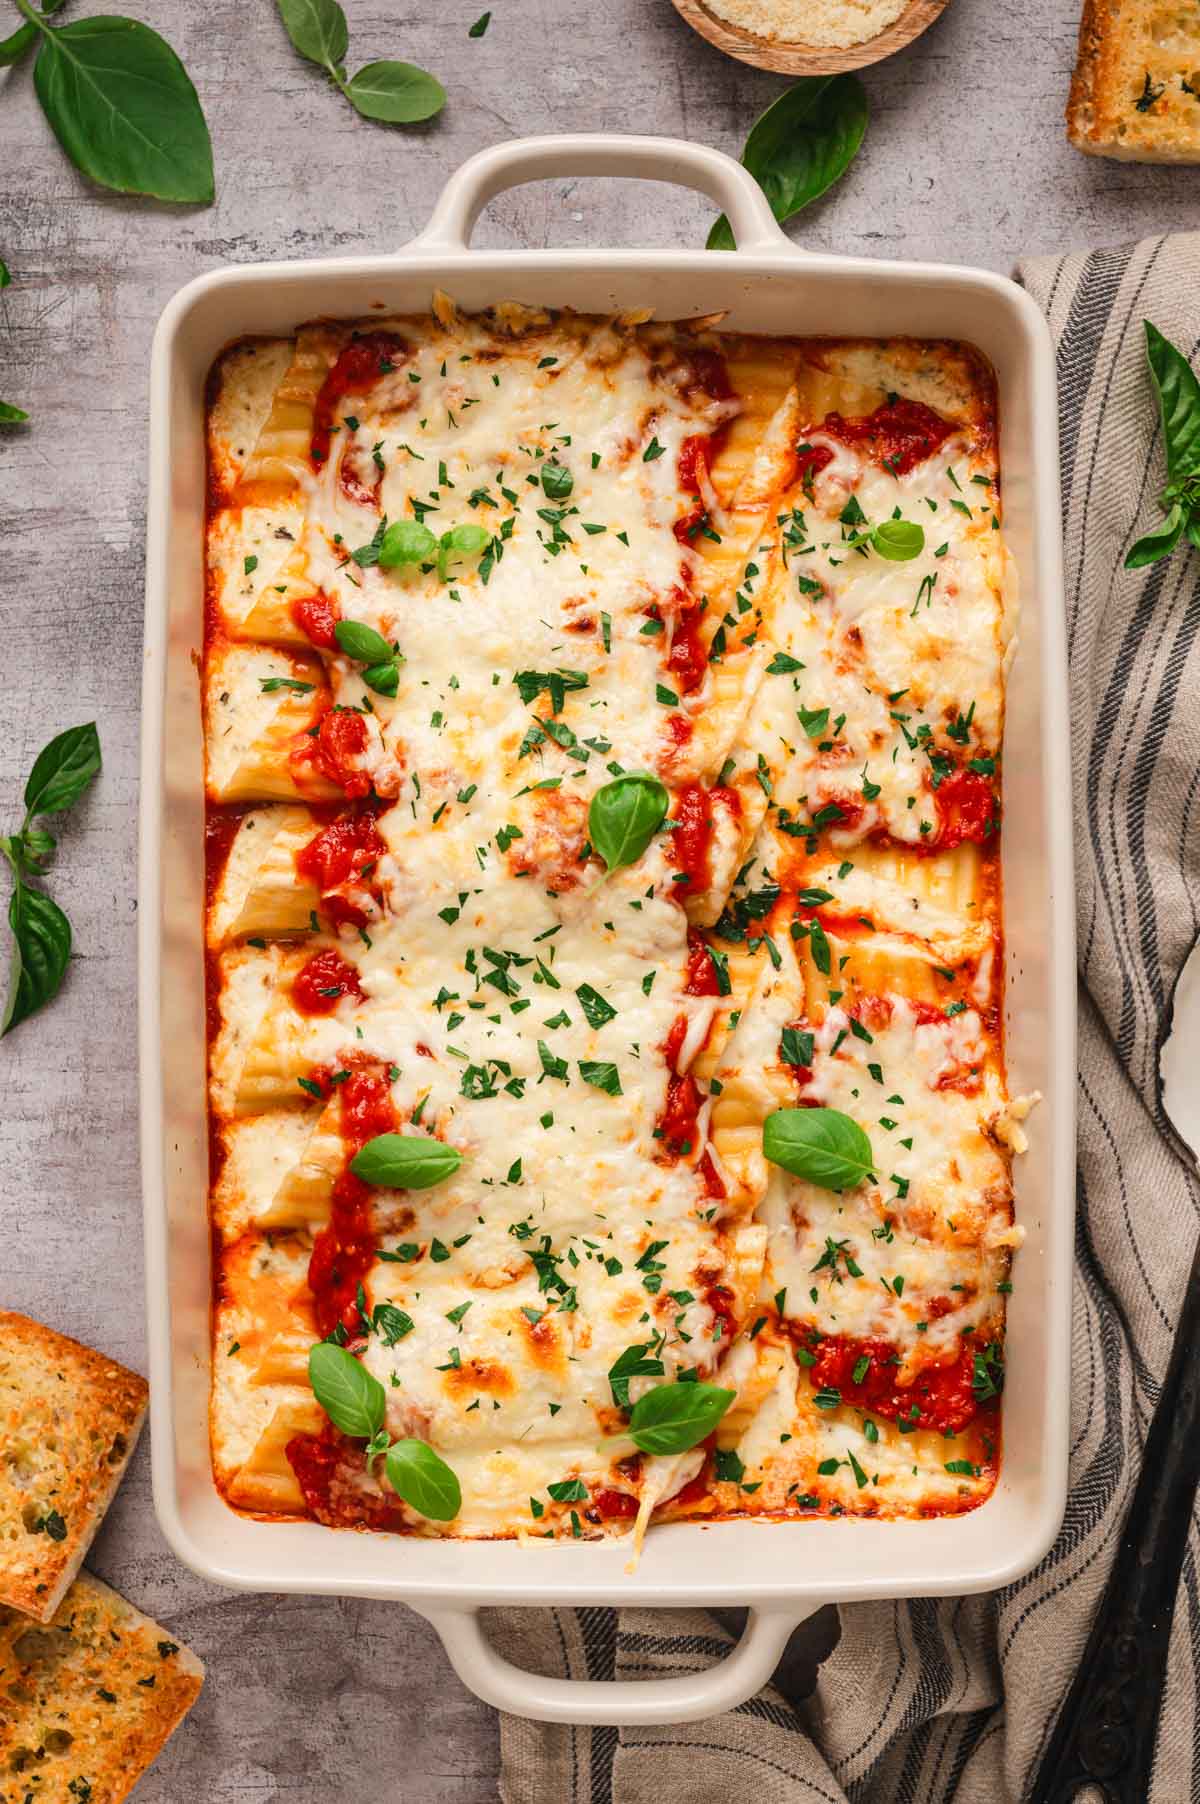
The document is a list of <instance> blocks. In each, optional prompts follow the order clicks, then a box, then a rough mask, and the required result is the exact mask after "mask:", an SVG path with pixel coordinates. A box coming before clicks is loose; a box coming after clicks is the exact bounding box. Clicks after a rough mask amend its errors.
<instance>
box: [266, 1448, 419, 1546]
mask: <svg viewBox="0 0 1200 1804" xmlns="http://www.w3.org/2000/svg"><path fill="white" fill-rule="evenodd" d="M284 1452H285V1453H286V1455H287V1460H288V1464H289V1465H290V1466H291V1468H292V1471H293V1472H294V1473H295V1474H296V1482H297V1483H298V1484H299V1486H300V1489H301V1491H302V1492H303V1494H304V1505H305V1508H306V1509H307V1511H308V1513H309V1515H310V1516H314V1517H315V1518H316V1520H317V1521H318V1522H321V1523H324V1525H325V1527H326V1528H374V1529H390V1530H392V1531H396V1530H401V1529H403V1528H404V1527H405V1526H406V1525H405V1521H404V1516H403V1512H402V1511H401V1509H400V1508H399V1506H398V1504H396V1503H395V1501H394V1500H393V1499H392V1498H390V1497H386V1496H383V1495H382V1494H377V1493H375V1492H373V1491H368V1490H364V1489H363V1488H362V1476H363V1473H364V1472H365V1471H366V1465H367V1462H366V1456H365V1454H364V1452H363V1449H362V1447H361V1446H360V1445H358V1444H357V1443H355V1442H354V1441H349V1440H347V1439H346V1437H345V1436H344V1435H341V1434H339V1433H338V1431H337V1429H336V1428H335V1427H334V1426H333V1424H332V1423H329V1424H328V1425H327V1426H326V1427H325V1428H324V1429H322V1431H321V1433H320V1434H297V1435H293V1436H292V1439H291V1440H290V1441H289V1442H288V1444H287V1446H286V1447H285V1449H284Z"/></svg>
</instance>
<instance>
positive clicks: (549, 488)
mask: <svg viewBox="0 0 1200 1804" xmlns="http://www.w3.org/2000/svg"><path fill="white" fill-rule="evenodd" d="M541 476H542V488H543V489H544V491H545V493H546V494H547V495H548V496H549V498H550V500H551V501H565V500H566V498H567V496H568V495H569V494H570V493H571V490H572V489H573V488H574V487H575V478H574V477H573V476H572V474H571V472H570V470H568V469H566V468H565V467H564V466H563V465H562V464H556V463H546V464H543V465H542V470H541Z"/></svg>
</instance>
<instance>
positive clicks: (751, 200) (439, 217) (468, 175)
mask: <svg viewBox="0 0 1200 1804" xmlns="http://www.w3.org/2000/svg"><path fill="white" fill-rule="evenodd" d="M564 175H624V176H637V177H643V178H644V179H646V180H648V181H657V182H675V183H677V184H678V186H680V187H682V188H695V189H697V190H698V191H699V192H700V193H701V194H707V196H708V198H709V199H710V200H711V201H712V202H713V204H714V205H715V206H718V207H720V208H721V210H722V211H723V212H724V213H725V214H726V215H727V216H728V218H729V223H730V225H731V226H732V227H733V234H734V237H735V238H736V239H737V243H738V250H739V251H778V250H786V251H789V252H791V253H793V254H794V253H795V249H796V247H795V245H794V244H793V243H792V241H791V239H790V238H788V237H787V235H786V234H785V233H784V232H782V231H781V230H780V228H779V226H778V224H777V223H776V220H775V215H774V214H773V213H772V211H771V209H770V207H769V205H768V204H767V199H766V196H765V195H764V193H763V191H762V189H761V188H760V187H759V185H758V183H757V182H756V181H755V179H754V177H753V176H752V175H751V174H750V172H749V170H747V169H743V168H742V165H741V164H740V163H735V162H734V160H733V158H732V157H727V156H726V155H725V153H724V151H722V150H711V149H709V147H708V146H707V145H706V144H689V143H688V142H687V140H686V139H684V138H640V137H639V138H634V137H618V136H614V135H610V134H608V133H604V132H588V133H580V134H576V133H574V132H566V133H562V134H555V135H553V136H547V137H543V138H514V139H512V140H511V141H510V142H509V143H507V144H493V145H492V147H491V149H490V150H481V151H479V152H477V154H476V155H475V156H473V157H468V158H467V161H466V162H465V163H464V164H463V165H462V167H461V168H460V169H456V170H455V172H454V174H453V175H452V176H451V177H450V180H449V181H448V182H447V183H446V186H445V187H444V188H443V189H442V192H441V195H440V197H439V199H438V203H437V205H436V206H435V207H434V209H433V214H432V216H431V218H430V221H429V224H428V225H427V226H426V227H425V230H424V231H423V232H421V233H419V235H418V236H417V237H416V238H413V239H412V240H410V242H409V243H408V244H407V245H405V247H404V248H405V250H422V251H425V250H430V251H434V250H435V251H437V252H438V253H439V254H441V255H445V254H447V253H449V254H450V255H452V256H463V255H465V253H466V251H467V250H468V248H469V246H470V241H471V233H472V231H473V230H474V227H475V221H476V220H477V219H478V218H479V215H480V213H481V212H482V211H483V209H484V207H486V206H487V204H488V202H489V201H490V200H494V199H495V198H496V196H497V195H498V194H503V192H504V190H505V189H506V188H519V187H520V186H521V184H522V183H523V182H540V181H546V180H548V179H554V178H558V177H561V176H564ZM716 254H717V255H721V254H722V253H720V252H718V253H716ZM725 254H726V255H727V254H728V253H725Z"/></svg>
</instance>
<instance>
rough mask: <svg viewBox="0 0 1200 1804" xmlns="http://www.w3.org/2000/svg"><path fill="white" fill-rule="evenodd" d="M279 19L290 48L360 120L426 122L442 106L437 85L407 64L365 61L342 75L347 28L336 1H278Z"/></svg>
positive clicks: (442, 90) (443, 94) (442, 97)
mask: <svg viewBox="0 0 1200 1804" xmlns="http://www.w3.org/2000/svg"><path fill="white" fill-rule="evenodd" d="M278 5H279V16H280V18H281V19H282V20H283V23H284V27H285V29H286V31H287V34H288V36H289V38H291V40H292V44H293V46H294V48H295V49H297V50H298V51H299V52H300V55H301V56H303V57H306V58H307V60H308V61H309V62H310V63H316V64H317V66H318V67H319V68H321V69H324V70H325V71H326V73H327V74H328V75H329V76H330V77H331V79H332V80H333V82H334V85H335V86H336V87H338V88H340V89H341V91H342V93H343V94H344V95H345V96H346V99H347V100H348V101H349V102H350V104H351V106H352V107H354V108H355V110H356V111H357V112H359V113H361V114H362V116H363V118H364V119H378V120H381V121H382V122H383V123H384V124H385V125H415V124H416V123H417V122H418V121H419V120H421V119H432V118H433V116H434V114H435V113H440V112H441V110H442V108H443V107H444V106H445V104H446V90H445V88H443V86H442V84H441V82H440V81H437V80H435V78H434V77H433V76H432V75H430V74H428V73H427V71H426V70H424V69H418V68H416V67H414V65H413V64H412V63H397V62H390V61H385V62H380V63H367V64H366V65H365V66H364V67H363V68H361V69H360V70H359V71H358V74H357V75H351V76H349V77H347V75H346V52H347V51H348V50H349V48H350V28H349V26H348V25H347V24H346V15H345V13H344V12H343V11H342V9H341V7H340V6H339V5H338V3H337V0H278Z"/></svg>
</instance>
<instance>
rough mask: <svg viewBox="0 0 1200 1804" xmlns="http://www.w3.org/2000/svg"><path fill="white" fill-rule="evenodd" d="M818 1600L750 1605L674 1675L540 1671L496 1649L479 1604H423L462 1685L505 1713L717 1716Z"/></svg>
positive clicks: (765, 1670)
mask: <svg viewBox="0 0 1200 1804" xmlns="http://www.w3.org/2000/svg"><path fill="white" fill-rule="evenodd" d="M823 1602H824V1600H818V1601H817V1602H816V1603H807V1604H802V1605H799V1606H797V1605H795V1604H792V1605H789V1606H788V1607H787V1608H786V1609H779V1610H751V1612H750V1615H749V1618H748V1620H747V1622H746V1627H745V1629H744V1631H743V1633H742V1638H741V1640H740V1641H739V1642H738V1644H737V1646H736V1647H735V1648H734V1650H733V1652H732V1653H731V1654H730V1655H729V1657H728V1658H727V1659H725V1660H719V1661H718V1662H717V1664H716V1665H715V1666H710V1667H706V1668H705V1670H704V1671H703V1672H694V1673H685V1674H684V1675H683V1676H682V1677H680V1678H676V1679H547V1678H543V1677H542V1676H541V1675H540V1674H539V1673H533V1672H525V1671H524V1670H523V1669H522V1668H521V1667H519V1666H514V1665H513V1664H512V1662H511V1660H506V1659H505V1658H504V1656H503V1655H502V1654H498V1653H497V1652H496V1650H495V1648H494V1647H493V1646H492V1644H491V1642H490V1641H489V1640H488V1639H487V1637H486V1635H485V1634H484V1632H483V1625H482V1624H481V1622H480V1620H479V1612H478V1610H470V1609H454V1608H447V1609H425V1608H424V1607H422V1608H421V1615H422V1616H424V1617H426V1618H427V1619H428V1620H429V1622H431V1623H432V1624H433V1626H434V1628H435V1629H436V1630H437V1632H438V1634H439V1635H440V1636H441V1638H442V1645H443V1647H444V1648H445V1650H446V1653H447V1654H448V1656H449V1659H450V1664H451V1666H453V1668H454V1670H455V1672H456V1673H457V1674H458V1676H459V1678H460V1679H461V1680H462V1682H463V1684H464V1685H465V1686H466V1687H467V1689H468V1690H469V1691H473V1692H474V1693H475V1696H476V1697H479V1698H482V1699H483V1701H484V1703H485V1704H492V1705H494V1706H495V1708H496V1709H497V1710H506V1711H507V1712H508V1714H509V1715H510V1716H526V1717H531V1718H532V1719H533V1721H534V1722H539V1723H605V1724H608V1725H610V1726H614V1727H617V1728H629V1727H632V1726H633V1725H635V1724H642V1725H645V1724H649V1723H688V1722H696V1721H698V1720H699V1719H700V1718H702V1717H707V1716H718V1715H719V1714H720V1713H721V1711H723V1710H732V1709H734V1708H735V1707H736V1706H737V1705H738V1704H744V1703H745V1701H746V1699H747V1698H748V1697H753V1696H754V1694H755V1692H756V1691H761V1689H762V1687H763V1686H764V1685H765V1684H766V1683H767V1681H768V1679H769V1678H770V1677H771V1674H772V1673H773V1672H774V1671H775V1668H776V1666H778V1664H779V1660H780V1656H781V1655H782V1653H783V1650H784V1648H785V1647H786V1646H787V1642H788V1637H789V1635H790V1634H791V1632H792V1630H793V1629H794V1628H795V1627H796V1626H797V1624H798V1623H801V1622H803V1621H804V1620H805V1618H806V1617H808V1616H811V1615H813V1614H814V1613H815V1612H816V1611H817V1610H819V1609H820V1608H821V1607H822V1603H823Z"/></svg>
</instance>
